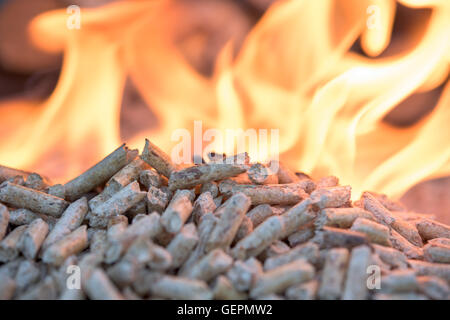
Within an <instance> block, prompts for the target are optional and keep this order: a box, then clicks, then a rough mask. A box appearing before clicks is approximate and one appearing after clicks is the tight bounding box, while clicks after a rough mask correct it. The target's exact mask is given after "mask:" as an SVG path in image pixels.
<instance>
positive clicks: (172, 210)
mask: <svg viewBox="0 0 450 320" xmlns="http://www.w3.org/2000/svg"><path fill="white" fill-rule="evenodd" d="M191 199H192V194H191V192H190V191H189V190H179V191H177V192H176V193H175V195H174V196H173V198H172V200H171V201H170V203H169V206H168V207H167V209H166V210H165V211H164V213H163V214H162V216H161V224H162V225H163V227H164V229H166V231H168V232H170V233H176V232H178V231H180V230H181V228H182V227H183V225H184V223H185V222H186V220H187V219H188V218H189V216H190V215H191V213H192V202H191Z"/></svg>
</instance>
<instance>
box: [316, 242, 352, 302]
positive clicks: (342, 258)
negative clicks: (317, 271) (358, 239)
mask: <svg viewBox="0 0 450 320" xmlns="http://www.w3.org/2000/svg"><path fill="white" fill-rule="evenodd" d="M348 257H349V253H348V250H347V249H345V248H335V249H330V250H328V252H327V254H326V259H325V266H324V269H323V272H322V278H321V281H320V285H319V290H318V296H319V298H320V299H326V300H335V299H339V298H340V297H341V294H342V289H343V286H344V281H345V275H346V271H347V264H348Z"/></svg>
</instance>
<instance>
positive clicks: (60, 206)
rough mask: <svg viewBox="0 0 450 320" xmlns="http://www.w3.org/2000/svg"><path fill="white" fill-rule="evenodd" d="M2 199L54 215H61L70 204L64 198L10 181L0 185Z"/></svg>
mask: <svg viewBox="0 0 450 320" xmlns="http://www.w3.org/2000/svg"><path fill="white" fill-rule="evenodd" d="M0 201H2V202H4V203H7V204H9V205H11V206H14V207H17V208H25V209H29V210H31V211H34V212H37V213H43V214H47V215H50V216H54V217H59V216H61V214H62V213H63V212H64V210H65V209H66V208H67V206H68V205H69V203H68V202H66V201H65V200H64V199H61V198H58V197H55V196H52V195H49V194H47V193H44V192H41V191H38V190H34V189H30V188H26V187H23V186H19V185H16V184H13V183H10V182H6V183H4V184H3V185H1V186H0Z"/></svg>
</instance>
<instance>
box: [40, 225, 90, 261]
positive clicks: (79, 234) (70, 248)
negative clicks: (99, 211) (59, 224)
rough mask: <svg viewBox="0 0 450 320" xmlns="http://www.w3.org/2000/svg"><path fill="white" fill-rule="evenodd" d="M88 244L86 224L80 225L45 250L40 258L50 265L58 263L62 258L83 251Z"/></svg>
mask: <svg viewBox="0 0 450 320" xmlns="http://www.w3.org/2000/svg"><path fill="white" fill-rule="evenodd" d="M87 245H88V239H87V232H86V226H81V227H79V228H78V229H76V230H75V231H73V232H72V233H70V234H68V235H67V236H65V237H64V238H62V239H61V240H59V241H57V242H55V243H54V244H52V245H51V246H50V247H48V249H47V250H45V252H44V254H43V256H42V260H43V261H44V262H45V263H49V264H52V265H56V266H58V265H60V264H61V263H63V262H64V260H65V259H66V258H67V257H69V256H71V255H73V254H77V253H79V252H81V251H83V250H84V249H85V248H86V247H87Z"/></svg>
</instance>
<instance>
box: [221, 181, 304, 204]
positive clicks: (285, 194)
mask: <svg viewBox="0 0 450 320" xmlns="http://www.w3.org/2000/svg"><path fill="white" fill-rule="evenodd" d="M308 186H309V185H308V183H307V182H306V180H302V181H299V182H296V183H290V184H273V185H247V184H236V183H234V182H232V181H230V180H225V181H223V182H221V183H220V184H219V189H220V192H221V193H223V194H226V195H232V194H235V193H238V192H242V193H244V194H245V195H246V196H248V197H249V198H250V199H251V201H252V205H258V204H264V203H266V204H282V205H293V204H297V203H299V202H300V201H302V200H303V199H306V198H308V194H307V193H306V192H305V189H308Z"/></svg>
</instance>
